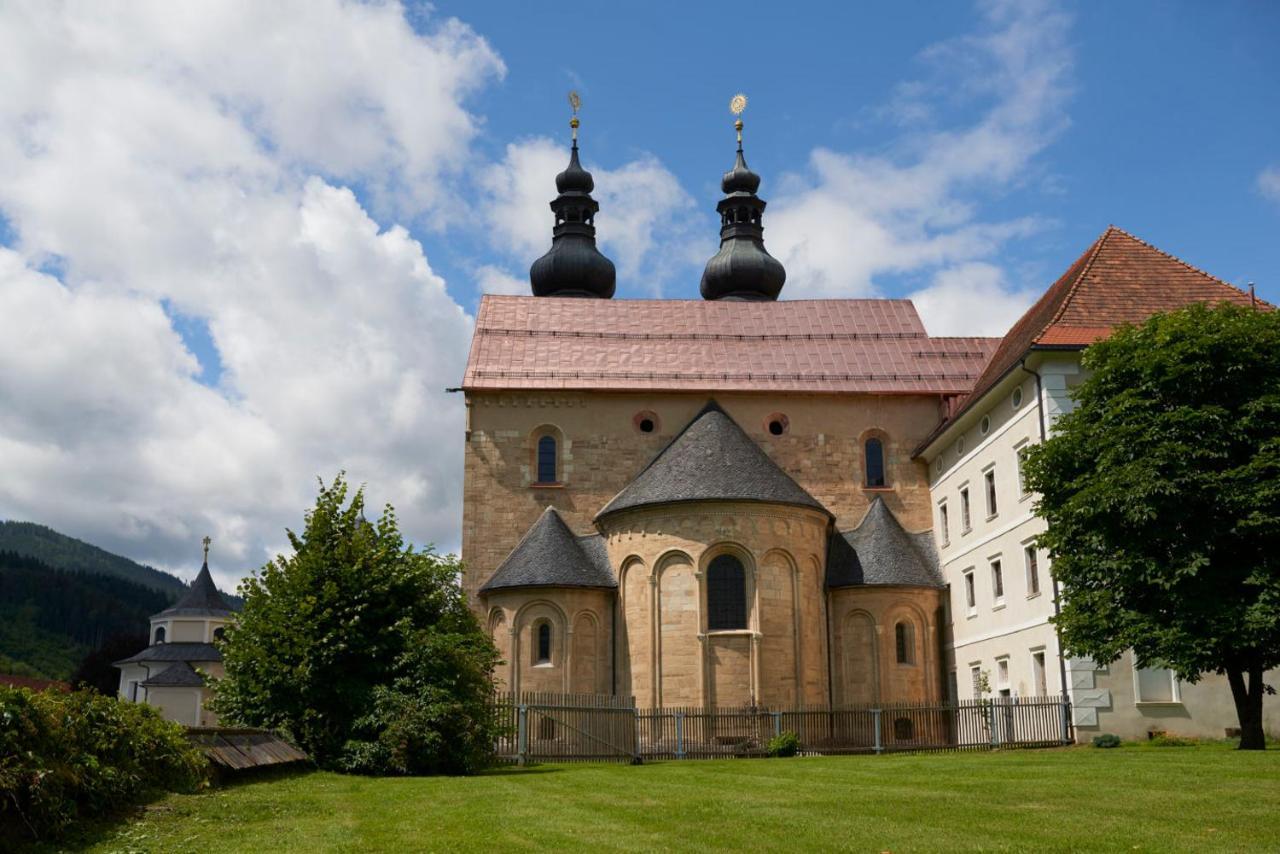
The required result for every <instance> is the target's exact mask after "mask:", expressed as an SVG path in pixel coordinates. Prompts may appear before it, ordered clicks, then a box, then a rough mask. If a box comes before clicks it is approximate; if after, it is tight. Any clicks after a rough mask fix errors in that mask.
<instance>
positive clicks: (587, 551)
mask: <svg viewBox="0 0 1280 854" xmlns="http://www.w3.org/2000/svg"><path fill="white" fill-rule="evenodd" d="M617 586H618V582H617V580H616V579H615V578H614V577H613V570H612V569H610V568H609V558H608V555H607V554H606V553H605V549H604V538H603V537H601V536H600V535H599V534H593V535H591V536H586V537H579V536H576V535H575V534H574V533H573V531H571V530H569V526H568V525H566V524H565V522H564V519H561V518H560V514H559V513H557V512H556V511H555V508H553V507H548V508H547V509H546V510H544V511H542V515H541V516H539V517H538V521H537V522H534V523H533V527H532V528H530V529H529V530H528V532H527V533H525V535H524V537H523V538H522V539H521V540H520V542H519V543H518V544H517V545H516V547H515V548H514V549H512V550H511V554H509V555H507V558H506V560H504V561H503V562H502V563H500V564H499V565H498V568H497V569H496V570H494V572H493V575H491V576H490V577H489V580H488V581H486V582H485V583H484V585H483V586H481V588H480V592H481V593H487V592H489V591H490V590H499V589H502V588H507V587H607V588H614V587H617Z"/></svg>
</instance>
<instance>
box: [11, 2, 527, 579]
mask: <svg viewBox="0 0 1280 854" xmlns="http://www.w3.org/2000/svg"><path fill="white" fill-rule="evenodd" d="M0 56H3V57H5V59H4V60H3V62H4V67H5V69H6V78H7V79H8V81H9V85H6V86H5V87H3V88H2V89H0V212H2V213H3V215H4V216H5V217H6V219H7V220H8V221H9V223H10V225H11V227H12V230H13V232H14V233H15V235H16V240H15V243H14V246H13V247H12V248H11V249H7V250H6V249H0V470H3V471H4V472H5V477H4V478H2V479H0V517H3V516H8V517H12V518H27V519H33V520H37V521H41V522H44V523H47V524H50V525H52V526H54V527H56V528H60V529H63V530H65V531H67V532H68V533H73V534H76V535H78V536H82V537H85V538H86V539H89V540H91V541H93V542H95V543H98V544H101V545H103V546H105V547H108V548H113V549H116V550H118V551H122V552H124V553H126V554H129V555H131V556H134V557H137V558H139V559H143V560H147V561H151V562H154V563H156V564H158V565H162V566H169V567H173V568H177V569H179V570H181V571H184V572H190V570H191V568H192V564H193V561H194V560H195V558H196V556H197V555H198V553H197V551H196V549H197V548H198V541H199V538H200V537H201V536H202V535H203V534H205V533H209V534H211V535H212V536H213V537H214V539H215V541H216V544H215V547H214V558H215V560H214V563H215V564H216V566H217V568H218V570H219V571H220V579H219V580H220V581H221V582H222V583H224V584H226V583H230V582H231V581H232V580H233V578H234V577H235V576H237V575H238V574H239V573H240V572H241V571H243V570H245V569H248V568H251V567H254V566H257V565H260V564H261V563H262V562H263V561H264V560H265V559H266V558H267V557H268V556H269V552H270V550H271V549H272V548H273V547H277V546H278V545H279V544H280V543H281V542H282V541H283V528H284V526H286V525H290V526H294V527H296V526H298V525H300V524H301V512H302V510H303V509H304V508H305V507H306V506H307V505H308V504H309V502H310V500H311V498H312V496H313V495H314V486H315V480H314V478H315V477H317V476H323V477H325V478H326V479H327V478H330V477H332V476H333V474H334V473H335V472H337V471H338V470H339V469H341V468H345V469H346V470H347V471H348V473H349V477H350V479H351V480H352V481H353V482H355V483H360V482H368V483H369V485H370V488H371V493H372V494H371V496H370V497H371V499H372V500H373V501H374V502H375V505H376V504H377V503H380V502H382V501H387V500H390V501H393V502H394V503H395V504H396V505H397V510H398V511H399V514H400V518H401V522H402V524H403V525H404V527H405V528H406V530H407V531H408V533H409V535H410V536H412V537H413V538H415V539H417V540H418V541H419V542H421V541H425V540H434V541H437V542H439V543H440V544H441V545H442V546H447V547H456V536H457V533H456V532H457V529H458V519H459V517H460V507H459V498H460V493H461V489H460V483H461V459H460V458H461V454H460V453H459V450H458V448H457V447H456V446H455V445H454V444H453V443H452V442H451V441H449V439H450V438H451V437H457V436H458V435H460V432H461V425H462V417H461V411H462V407H461V401H460V400H458V399H457V398H456V397H455V396H452V395H447V394H445V393H444V391H443V390H444V388H445V387H446V386H450V385H455V384H456V383H457V380H458V379H459V378H460V377H461V373H462V367H463V360H464V359H465V354H466V350H467V339H468V337H469V335H470V328H471V319H470V318H469V317H468V316H467V315H466V313H465V312H464V311H463V310H462V308H460V307H459V305H458V304H457V303H456V302H455V301H454V300H453V299H452V298H451V297H450V296H449V294H448V293H447V291H446V288H445V283H444V281H443V280H442V279H441V278H440V277H439V276H437V275H436V274H435V273H434V272H433V271H432V269H431V266H430V264H429V262H428V260H427V258H426V256H425V254H424V251H423V249H422V247H421V246H420V245H419V244H418V242H417V241H416V240H414V239H413V238H412V237H411V236H410V235H409V233H408V232H407V231H405V230H404V229H403V228H401V227H399V226H395V227H391V228H382V227H380V226H379V225H378V223H377V222H375V220H374V219H373V218H372V217H371V215H370V213H368V212H366V210H365V209H364V208H363V207H362V205H361V203H360V202H359V200H358V199H357V198H356V196H355V195H354V194H353V193H352V192H351V191H350V190H349V189H346V188H345V187H344V185H345V184H351V185H354V186H359V187H360V188H362V189H363V191H364V192H365V193H366V195H367V197H368V198H370V199H372V209H373V210H374V211H381V212H382V214H383V215H386V216H392V215H397V214H399V215H403V216H415V215H425V216H428V217H433V216H436V215H438V213H439V211H440V210H441V209H442V208H444V207H447V205H446V203H447V202H448V200H449V197H450V183H451V181H452V180H453V176H454V173H455V171H456V170H457V168H458V167H459V166H460V165H461V164H462V163H464V162H465V161H466V159H467V158H468V157H470V156H471V155H470V153H469V151H468V145H469V142H470V140H471V138H472V137H473V135H474V133H475V126H476V121H475V119H474V118H473V117H472V116H471V115H469V114H468V112H467V111H466V109H465V106H464V99H465V98H466V96H467V95H468V93H470V92H471V91H473V90H474V89H475V88H476V87H478V86H481V85H483V84H484V83H485V82H487V81H489V80H491V79H493V78H494V77H495V76H497V75H500V74H501V73H502V72H503V68H502V63H501V61H500V59H498V57H497V56H496V54H494V52H493V51H492V50H491V49H490V48H489V46H488V45H487V44H486V43H485V42H484V41H483V40H482V39H480V38H479V37H477V36H476V35H475V34H473V33H472V32H470V31H469V30H467V29H466V28H465V27H463V26H462V25H460V24H458V23H456V22H452V21H434V22H428V26H427V31H426V32H424V33H415V32H414V31H413V29H412V28H411V27H410V26H409V24H408V23H407V22H406V20H405V17H404V10H403V9H402V8H401V7H400V6H399V5H397V4H395V3H387V4H373V5H363V4H347V3H338V2H331V3H318V2H306V3H291V4H290V3H268V4H262V3H251V2H240V3H230V2H222V3H209V4H203V5H202V4H182V5H174V4H169V3H150V4H144V3H140V2H139V3H130V4H121V5H110V6H108V5H89V6H75V7H70V8H68V7H65V6H62V5H56V4H40V3H31V4H25V5H9V6H6V7H5V8H4V9H3V11H0ZM41 269H46V270H56V271H58V272H57V274H56V276H55V275H49V274H47V273H44V272H40V270H41ZM166 305H168V306H172V307H173V308H174V309H175V310H176V311H178V312H181V313H182V314H184V315H188V316H192V317H197V318H201V319H204V320H205V321H206V322H207V324H208V327H209V331H210V335H211V337H212V339H213V341H214V342H215V344H216V347H217V350H218V356H219V358H220V360H221V362H222V366H223V374H222V378H221V381H220V386H219V388H217V389H211V388H208V387H206V386H204V385H201V384H200V383H199V382H198V377H199V374H200V365H199V363H198V362H197V360H196V358H195V356H194V355H193V354H192V353H191V352H189V351H188V349H187V348H186V346H184V343H183V341H182V339H181V338H180V336H179V335H178V334H177V333H176V332H175V330H174V328H173V327H172V325H171V323H170V320H169V318H168V316H167V315H166V311H165V306H166ZM442 438H443V439H444V441H442Z"/></svg>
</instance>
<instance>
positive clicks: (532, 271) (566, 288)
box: [529, 141, 617, 299]
mask: <svg viewBox="0 0 1280 854" xmlns="http://www.w3.org/2000/svg"><path fill="white" fill-rule="evenodd" d="M556 189H557V190H558V191H559V193H560V195H558V196H557V197H556V198H555V201H553V202H552V203H551V210H552V211H553V212H554V213H555V217H556V224H555V228H553V229H552V231H551V249H550V250H548V252H547V254H546V255H543V256H542V257H541V258H539V259H538V260H537V261H534V262H533V266H532V267H530V268H529V283H530V285H531V286H532V287H533V295H534V296H538V297H597V298H600V299H609V298H610V297H612V296H613V292H614V290H615V289H616V280H617V271H616V270H615V269H614V267H613V262H612V261H610V260H609V259H608V258H606V257H605V256H604V255H602V254H600V250H599V249H597V248H596V226H595V217H596V212H597V211H599V210H600V205H599V204H598V203H597V202H596V200H595V199H593V198H591V191H592V190H593V189H595V180H594V179H593V178H592V177H591V173H590V172H588V171H587V170H586V169H583V168H582V164H581V163H579V162H578V143H577V142H576V141H575V142H574V144H573V149H572V151H571V152H570V154H569V166H568V168H566V169H565V170H564V171H563V172H561V173H560V174H559V175H557V176H556Z"/></svg>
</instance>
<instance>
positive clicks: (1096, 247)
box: [1033, 225, 1120, 340]
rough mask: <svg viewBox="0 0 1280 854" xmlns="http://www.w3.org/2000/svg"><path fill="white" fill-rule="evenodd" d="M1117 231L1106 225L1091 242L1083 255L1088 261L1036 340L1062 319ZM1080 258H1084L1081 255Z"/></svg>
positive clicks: (1051, 287) (1037, 333) (1037, 334)
mask: <svg viewBox="0 0 1280 854" xmlns="http://www.w3.org/2000/svg"><path fill="white" fill-rule="evenodd" d="M1119 230H1120V229H1118V228H1116V227H1115V226H1114V225H1108V226H1107V228H1106V230H1105V231H1103V232H1102V234H1101V235H1099V236H1098V239H1097V240H1095V241H1093V245H1092V246H1090V247H1089V248H1088V249H1087V250H1085V254H1086V255H1088V256H1089V260H1088V261H1085V263H1084V266H1083V267H1081V268H1080V272H1079V273H1077V274H1076V278H1075V281H1073V282H1072V283H1071V287H1069V288H1067V294H1066V296H1064V297H1063V298H1062V302H1060V303H1058V310H1057V311H1056V312H1054V314H1053V317H1051V318H1049V321H1048V322H1047V323H1045V325H1044V326H1042V327H1040V330H1039V331H1038V332H1036V338H1039V337H1040V336H1041V335H1043V334H1044V331H1045V330H1046V329H1048V328H1049V327H1050V326H1053V325H1054V324H1055V323H1057V322H1058V319H1059V318H1061V317H1062V315H1063V313H1064V312H1066V310H1067V306H1068V305H1070V304H1071V299H1072V298H1073V297H1074V296H1075V295H1076V290H1077V289H1078V288H1079V287H1080V283H1081V282H1082V281H1084V277H1085V276H1087V275H1088V274H1089V270H1091V269H1092V268H1093V262H1094V261H1096V260H1098V253H1099V252H1101V251H1102V247H1103V244H1105V243H1106V242H1107V238H1108V237H1110V236H1111V235H1112V234H1113V233H1115V232H1117V231H1119ZM1081 257H1084V256H1083V255H1082V256H1081ZM1078 261H1079V259H1077V262H1078ZM1071 266H1072V267H1074V266H1075V264H1072V265H1071ZM1070 269H1071V268H1070V267H1068V268H1067V270H1068V271H1070ZM1055 284H1056V282H1055ZM1049 289H1050V290H1053V286H1052V285H1050V286H1049ZM1033 340H1034V339H1033Z"/></svg>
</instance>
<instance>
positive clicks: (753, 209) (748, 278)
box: [702, 94, 787, 300]
mask: <svg viewBox="0 0 1280 854" xmlns="http://www.w3.org/2000/svg"><path fill="white" fill-rule="evenodd" d="M746 107H747V96H746V95H741V94H739V95H734V96H733V100H731V101H730V102H729V111H730V112H732V113H733V114H734V116H735V117H736V118H735V119H734V122H733V127H734V129H735V130H736V131H737V132H738V154H737V157H736V158H735V159H734V163H733V168H732V169H730V170H729V171H728V172H726V173H724V178H723V179H722V180H721V181H720V188H721V189H722V190H723V191H724V193H725V197H724V198H723V199H721V200H720V204H718V205H716V211H717V212H718V213H719V214H720V251H719V252H717V253H716V254H715V255H713V256H712V258H711V260H710V261H708V262H707V267H706V269H705V270H703V271H702V297H703V299H709V300H713V299H730V300H776V299H777V298H778V293H779V292H780V291H781V290H782V284H783V282H785V281H786V280H787V271H786V270H785V269H783V267H782V264H781V263H780V262H779V261H778V260H777V259H776V258H774V257H773V256H772V255H770V254H769V253H768V252H767V251H765V248H764V226H763V225H762V223H761V220H762V218H763V216H764V207H765V201H764V199H762V198H760V197H759V196H757V195H756V190H758V189H760V176H759V175H757V174H756V173H755V172H752V171H751V170H750V169H749V168H747V160H746V157H744V156H743V153H742V111H743V110H745V109H746Z"/></svg>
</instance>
